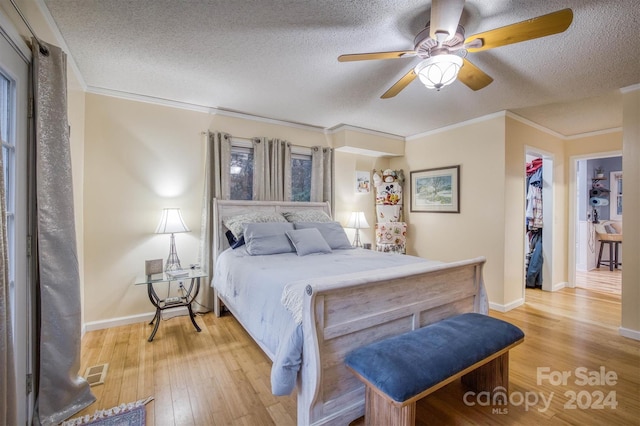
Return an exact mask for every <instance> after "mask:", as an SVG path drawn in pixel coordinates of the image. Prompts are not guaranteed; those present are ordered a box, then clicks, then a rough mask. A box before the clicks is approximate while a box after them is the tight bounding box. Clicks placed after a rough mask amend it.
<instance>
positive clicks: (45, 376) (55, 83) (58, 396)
mask: <svg viewBox="0 0 640 426" xmlns="http://www.w3.org/2000/svg"><path fill="white" fill-rule="evenodd" d="M41 43H42V42H40V44H41ZM32 46H33V49H32V52H33V84H34V88H33V90H34V107H35V108H34V109H35V149H34V150H32V151H33V152H34V156H35V158H33V159H32V161H34V162H35V168H34V170H35V184H34V186H35V196H36V200H35V206H37V215H36V217H35V228H36V229H35V230H34V231H35V236H36V240H37V241H36V244H35V245H36V247H37V256H36V262H37V267H36V269H37V274H36V277H35V278H36V283H37V291H38V292H39V299H40V309H39V312H38V316H39V318H38V321H39V324H40V332H39V335H38V352H39V353H38V360H39V364H38V389H37V396H36V401H37V404H36V419H37V421H36V423H37V422H38V421H39V423H41V424H44V425H49V424H58V423H60V422H61V421H62V420H64V419H66V418H68V417H70V416H72V415H73V414H75V413H77V412H78V411H80V410H82V409H83V408H85V407H86V406H88V405H89V404H91V403H92V402H94V401H95V397H94V396H93V395H92V394H91V390H90V388H89V384H88V383H87V382H86V380H85V379H84V378H82V377H81V376H79V375H78V370H79V369H80V343H81V342H80V340H81V301H80V274H79V267H78V255H77V248H76V230H75V217H74V206H73V182H72V174H71V148H70V145H69V121H68V119H67V79H66V76H67V61H66V55H65V53H64V52H63V51H62V50H61V49H60V48H59V47H56V46H52V45H49V44H47V45H46V46H47V49H48V53H42V52H41V51H40V49H39V48H38V46H39V42H37V41H36V40H33V41H32Z"/></svg>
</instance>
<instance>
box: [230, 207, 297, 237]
mask: <svg viewBox="0 0 640 426" xmlns="http://www.w3.org/2000/svg"><path fill="white" fill-rule="evenodd" d="M269 222H282V223H287V220H286V219H285V218H284V216H282V215H281V214H280V213H267V212H255V213H245V214H239V215H236V216H229V217H224V218H222V223H223V224H224V226H226V227H227V229H228V230H229V231H231V233H232V234H233V236H234V237H235V238H236V240H239V239H240V237H241V236H242V232H243V229H244V228H243V227H244V224H245V223H269Z"/></svg>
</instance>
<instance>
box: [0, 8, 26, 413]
mask: <svg viewBox="0 0 640 426" xmlns="http://www.w3.org/2000/svg"><path fill="white" fill-rule="evenodd" d="M0 43H1V46H0V50H1V51H2V55H1V58H2V59H0V67H1V68H2V70H3V73H4V74H5V76H6V77H8V78H9V80H10V81H11V85H12V87H13V88H14V89H15V95H16V96H15V99H13V100H12V105H11V108H12V110H11V113H13V114H15V116H14V117H11V120H12V123H13V125H14V126H15V128H13V129H10V132H11V135H10V139H12V142H13V144H14V147H15V154H14V158H15V161H14V166H15V170H14V172H15V173H14V175H13V176H12V178H13V184H12V187H11V190H12V192H13V200H14V202H15V207H14V209H15V219H14V224H15V226H14V230H15V234H14V241H13V243H10V244H12V247H10V248H9V249H10V250H13V256H14V258H15V259H14V262H13V265H12V267H13V272H12V274H13V280H14V291H13V295H14V298H15V308H16V312H14V319H15V322H16V324H15V335H14V347H15V354H14V355H15V363H16V389H15V392H16V403H17V407H16V413H17V422H18V424H31V423H32V418H33V407H34V392H33V391H31V392H28V391H27V375H31V374H32V372H33V364H34V356H33V353H34V338H33V324H34V317H33V315H34V313H33V312H34V311H33V308H32V302H33V292H32V289H31V287H30V286H31V281H30V279H29V271H28V268H29V265H28V261H27V234H28V231H27V227H28V225H27V218H28V212H27V192H28V191H27V169H28V168H27V154H28V153H27V150H28V137H29V123H28V117H27V113H28V100H29V84H30V82H29V64H30V63H31V51H30V50H29V48H28V47H27V45H26V43H25V42H24V41H23V40H22V38H21V37H20V35H19V34H18V31H17V30H16V29H15V27H14V26H13V24H12V22H11V21H10V20H9V19H8V18H7V17H6V15H4V13H3V12H2V10H0Z"/></svg>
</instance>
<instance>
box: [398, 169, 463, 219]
mask: <svg viewBox="0 0 640 426" xmlns="http://www.w3.org/2000/svg"><path fill="white" fill-rule="evenodd" d="M410 196H411V211H412V212H432V213H460V166H450V167H439V168H436V169H426V170H417V171H412V172H411V191H410Z"/></svg>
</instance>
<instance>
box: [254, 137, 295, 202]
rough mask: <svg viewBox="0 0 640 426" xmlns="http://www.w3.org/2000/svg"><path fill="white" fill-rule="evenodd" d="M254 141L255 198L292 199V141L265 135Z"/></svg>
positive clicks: (266, 199) (271, 199)
mask: <svg viewBox="0 0 640 426" xmlns="http://www.w3.org/2000/svg"><path fill="white" fill-rule="evenodd" d="M252 142H253V164H254V166H253V199H254V200H260V201H289V200H291V143H289V142H287V141H284V140H280V139H268V138H264V137H263V138H254V139H252Z"/></svg>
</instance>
